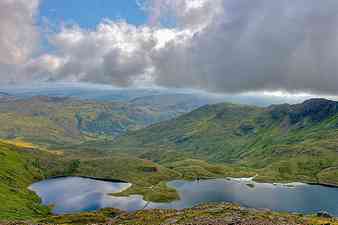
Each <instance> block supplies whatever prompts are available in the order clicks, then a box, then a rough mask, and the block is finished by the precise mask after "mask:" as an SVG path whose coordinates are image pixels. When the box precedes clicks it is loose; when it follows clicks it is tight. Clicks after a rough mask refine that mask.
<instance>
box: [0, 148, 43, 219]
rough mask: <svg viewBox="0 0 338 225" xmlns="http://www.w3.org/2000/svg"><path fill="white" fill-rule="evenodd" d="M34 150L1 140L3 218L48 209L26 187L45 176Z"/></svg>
mask: <svg viewBox="0 0 338 225" xmlns="http://www.w3.org/2000/svg"><path fill="white" fill-rule="evenodd" d="M35 154H36V152H34V151H32V150H30V149H19V148H17V147H15V146H14V145H9V144H5V143H3V142H0V202H1V204H0V212H1V213H0V221H1V220H5V219H29V218H33V217H37V216H39V217H41V216H44V215H47V214H48V213H49V209H48V208H46V207H43V206H41V205H39V203H40V200H39V198H38V197H37V196H36V195H35V194H33V193H32V192H30V191H29V190H28V189H27V187H28V186H29V185H30V184H32V183H33V182H34V181H36V180H40V179H42V177H43V176H44V175H43V173H42V171H41V170H40V168H39V166H38V159H37V157H36V156H35ZM39 154H40V153H39ZM41 154H42V153H41ZM39 157H40V156H39Z"/></svg>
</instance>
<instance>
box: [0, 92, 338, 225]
mask: <svg viewBox="0 0 338 225" xmlns="http://www.w3.org/2000/svg"><path fill="white" fill-rule="evenodd" d="M166 98H167V97H166ZM137 101H139V100H137ZM151 102H152V103H151V104H155V103H154V100H151ZM155 102H156V101H155ZM142 104H145V103H144V100H142V103H141V105H142ZM149 104H150V103H149ZM121 105H123V104H122V103H116V102H112V103H110V102H95V101H93V102H90V101H85V100H76V99H72V98H59V97H57V98H52V97H40V96H39V97H33V98H28V99H12V98H11V99H6V100H3V101H2V102H0V106H1V107H0V113H2V114H3V115H5V114H13V117H4V118H3V120H2V123H3V124H4V126H2V127H1V128H0V134H2V135H1V136H2V138H3V140H2V141H1V142H0V143H1V146H0V147H1V152H2V153H1V157H0V160H2V161H1V166H2V170H1V171H2V174H1V176H0V179H1V180H2V188H1V189H0V200H1V201H2V200H4V201H6V204H4V205H3V206H0V207H2V208H0V212H1V213H0V221H4V220H16V221H20V220H21V221H22V220H25V221H27V220H38V219H41V218H43V217H46V216H47V217H48V218H50V219H51V220H53V219H56V218H57V217H53V216H52V215H51V208H49V207H46V206H42V205H41V204H40V200H39V198H38V197H37V196H36V195H35V194H34V193H32V192H30V191H29V190H28V189H27V188H28V186H29V185H31V184H32V183H34V182H37V181H41V180H45V179H48V178H53V177H58V176H83V177H96V178H100V179H108V180H109V179H118V180H123V181H126V182H129V183H131V184H132V186H131V187H130V188H128V189H126V190H124V191H122V192H120V193H114V194H112V195H113V196H114V197H122V196H126V197H127V196H131V195H141V196H143V200H144V201H150V202H154V203H166V202H171V201H176V200H179V199H180V198H181V196H179V193H178V191H177V190H175V189H174V188H172V187H170V186H169V185H167V182H170V181H174V180H188V181H189V180H196V179H197V180H200V179H217V178H226V177H255V178H254V179H255V181H257V182H271V183H273V182H279V183H289V182H304V183H312V184H325V185H333V186H334V185H337V184H338V183H337V182H338V181H337V179H336V173H337V168H338V157H337V156H336V149H337V145H338V142H337V141H336V137H337V136H336V135H337V132H338V131H337V124H338V113H337V112H338V103H336V102H334V101H329V100H325V99H311V100H308V101H306V102H304V103H302V104H297V105H274V106H270V107H266V108H263V107H256V106H245V105H244V106H243V105H236V104H230V103H220V104H216V105H206V106H203V107H201V108H198V109H196V110H193V111H192V112H190V113H187V114H184V115H181V116H178V117H175V118H173V119H170V117H169V118H167V119H165V120H164V121H162V122H159V123H155V122H154V123H155V124H152V123H153V122H152V123H150V125H149V126H148V127H146V128H142V127H145V126H147V125H146V123H141V124H142V125H140V127H138V126H137V125H135V124H138V122H136V121H137V120H132V121H133V122H132V123H130V124H131V125H130V127H129V128H128V129H126V130H124V131H123V132H122V131H121V133H120V134H116V135H113V133H111V132H112V130H113V126H110V125H111V124H114V123H115V122H111V123H107V122H106V120H105V119H103V120H102V121H100V120H101V119H102V118H101V117H99V116H98V117H97V114H100V113H106V114H107V113H108V112H109V113H110V114H108V115H107V117H106V118H107V119H109V121H114V120H115V118H117V120H118V119H120V117H119V116H118V115H119V114H118V113H119V112H120V113H121V115H124V116H125V115H128V117H131V115H133V116H134V117H132V118H138V117H137V116H135V114H133V113H131V114H126V113H125V111H123V110H121V107H122V108H123V107H125V106H121ZM155 105H156V104H155ZM135 107H139V106H137V105H135ZM161 107H163V106H161ZM181 107H183V106H181ZM153 108H156V107H153ZM158 108H160V107H158ZM183 108H184V107H183ZM128 109H129V108H128ZM176 110H177V108H175V111H176ZM93 111H95V112H93ZM164 111H165V112H167V109H164ZM177 111H179V110H177ZM183 111H184V110H183ZM147 112H148V111H147ZM92 113H93V115H91V114H92ZM179 113H182V112H179ZM14 115H15V116H14ZM79 115H81V117H79ZM136 115H138V114H136ZM146 115H148V116H150V117H153V114H146ZM155 115H157V114H155ZM14 118H18V119H14ZM79 118H81V119H82V120H84V121H85V122H82V123H78V119H79ZM139 118H144V114H140V117H139ZM155 118H158V117H156V116H155ZM28 121H29V122H28ZM41 121H48V122H43V123H41ZM59 121H67V122H64V123H59ZM150 121H156V119H153V120H150ZM90 123H96V124H100V123H103V124H104V125H105V126H106V127H101V126H94V127H95V129H94V130H86V129H88V126H86V124H90ZM116 123H120V124H121V122H120V121H117V122H116ZM9 127H10V129H9ZM89 127H90V126H89ZM11 130H12V131H13V130H15V135H14V136H9V135H8V134H9V131H11ZM55 130H57V132H54V131H55ZM54 135H55V136H54ZM114 136H115V137H114ZM109 137H110V138H109ZM32 205H34V207H33V208H32V207H31V206H32ZM220 207H223V206H222V205H221V206H220ZM18 211H20V213H18ZM152 211H153V210H149V211H145V212H143V213H145V214H147V213H150V214H151V213H152ZM155 211H156V209H154V212H155ZM197 211H198V210H197ZM163 212H165V214H166V213H167V211H165V210H164V211H163ZM173 212H174V211H173ZM190 212H191V213H193V212H192V211H189V213H190ZM201 213H202V212H201ZM204 213H206V214H205V215H208V214H209V213H210V212H205V211H204V210H203V213H202V214H204ZM222 213H226V212H222ZM262 213H263V212H262ZM263 214H266V212H264V213H263ZM87 215H91V216H90V217H91V218H92V217H93V218H95V220H96V219H98V217H99V218H101V219H102V218H105V219H109V216H106V217H102V212H97V213H92V214H87ZM122 215H124V216H127V215H128V216H127V217H129V215H134V214H133V213H130V214H122ZM170 215H172V214H170ZM222 215H223V214H222ZM78 216H80V215H74V217H72V218H73V219H74V220H77V219H80V218H78ZM145 216H146V215H145ZM149 216H150V215H149ZM167 216H168V215H166V216H165V217H167ZM278 216H279V215H278ZM80 217H83V214H81V216H80ZM85 217H86V216H85ZM146 217H148V216H146ZM67 218H69V217H67V216H64V217H59V218H58V219H59V220H63V219H66V220H67ZM126 221H127V220H126ZM318 224H320V223H318Z"/></svg>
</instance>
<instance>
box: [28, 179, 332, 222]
mask: <svg viewBox="0 0 338 225" xmlns="http://www.w3.org/2000/svg"><path fill="white" fill-rule="evenodd" d="M248 182H249V183H250V184H251V185H248ZM168 185H169V186H170V187H173V188H175V189H176V190H177V191H178V192H179V195H180V198H181V199H180V200H178V201H174V202H171V203H153V202H146V201H144V200H143V198H142V196H139V195H132V196H129V197H112V196H109V195H108V194H109V193H114V192H118V191H121V190H123V189H125V188H128V187H129V186H130V184H125V183H111V182H103V181H97V180H90V179H85V178H78V177H69V178H60V179H52V180H46V181H42V182H39V183H35V184H33V185H32V186H31V187H30V189H31V190H34V191H35V192H36V193H37V194H38V195H39V196H40V197H41V198H42V200H43V204H46V205H49V204H53V205H55V207H54V210H53V212H54V213H56V214H64V213H71V212H80V211H92V210H97V209H100V208H106V207H113V208H119V209H121V210H125V211H135V210H140V209H143V208H144V207H145V206H146V207H147V208H175V209H182V208H189V207H192V206H195V205H197V204H201V203H208V202H235V203H239V204H241V205H243V206H247V207H252V208H266V209H271V210H275V211H288V212H300V213H315V212H318V211H320V210H325V211H328V212H330V213H331V214H334V215H336V216H338V189H336V188H329V187H323V186H316V185H314V186H313V185H306V184H295V186H292V187H289V186H285V185H273V184H260V183H254V182H252V181H238V180H227V179H215V180H205V181H199V182H189V181H172V182H169V183H168Z"/></svg>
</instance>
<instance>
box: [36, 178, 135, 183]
mask: <svg viewBox="0 0 338 225" xmlns="http://www.w3.org/2000/svg"><path fill="white" fill-rule="evenodd" d="M70 177H78V178H84V179H90V180H97V181H105V182H112V183H125V184H128V183H129V182H127V181H124V180H119V179H109V178H99V177H91V176H53V177H49V178H47V179H44V180H48V179H58V178H70ZM44 180H41V181H44Z"/></svg>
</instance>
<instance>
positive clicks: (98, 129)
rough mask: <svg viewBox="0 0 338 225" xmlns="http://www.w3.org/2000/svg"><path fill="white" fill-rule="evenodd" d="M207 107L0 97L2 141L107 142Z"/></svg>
mask: <svg viewBox="0 0 338 225" xmlns="http://www.w3.org/2000/svg"><path fill="white" fill-rule="evenodd" d="M154 99H156V101H155V100H154ZM174 99H175V100H174ZM207 103H208V101H207V100H200V99H199V98H197V97H192V96H190V95H177V96H176V95H164V96H149V97H147V96H144V97H142V98H138V99H134V100H132V101H129V102H128V101H125V102H114V101H113V102H110V101H109V102H104V101H94V100H81V99H78V98H71V97H52V96H34V97H29V98H16V97H13V96H11V95H7V94H5V93H4V94H1V93H0V124H1V127H0V138H6V139H13V138H25V139H27V140H29V141H32V142H34V143H48V144H65V143H66V144H74V143H79V142H82V141H86V140H91V139H93V138H108V139H109V138H113V137H116V136H118V135H120V134H122V133H125V132H126V131H130V130H137V129H140V128H144V127H146V126H148V125H151V124H154V123H157V122H160V121H164V120H168V119H172V118H174V117H176V116H179V115H182V114H184V113H187V112H189V111H191V110H193V109H196V108H198V107H200V106H202V105H204V104H207Z"/></svg>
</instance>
